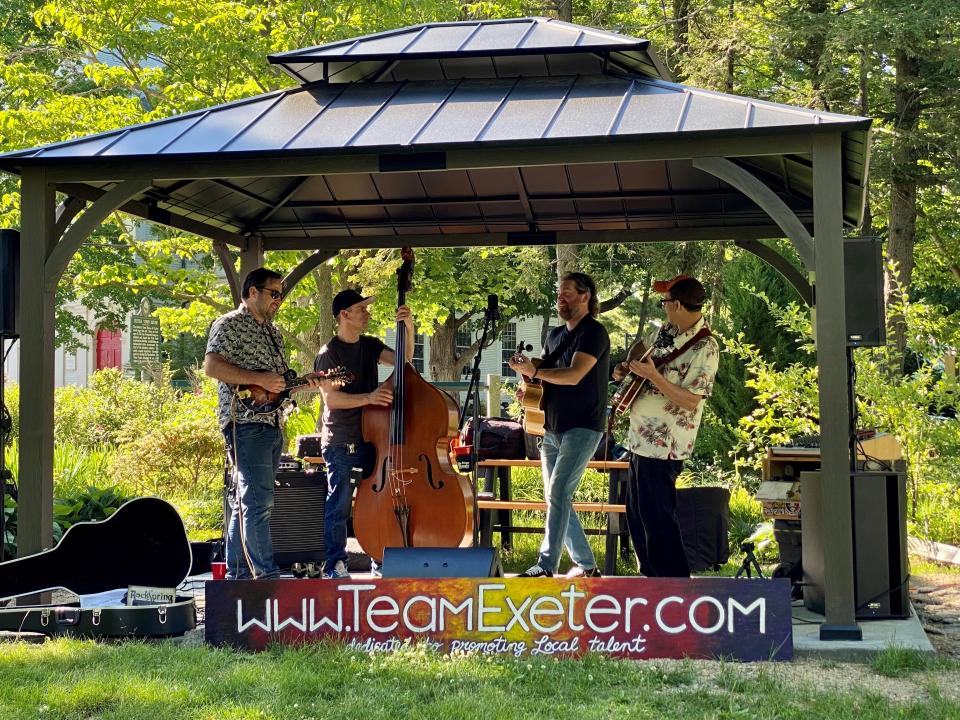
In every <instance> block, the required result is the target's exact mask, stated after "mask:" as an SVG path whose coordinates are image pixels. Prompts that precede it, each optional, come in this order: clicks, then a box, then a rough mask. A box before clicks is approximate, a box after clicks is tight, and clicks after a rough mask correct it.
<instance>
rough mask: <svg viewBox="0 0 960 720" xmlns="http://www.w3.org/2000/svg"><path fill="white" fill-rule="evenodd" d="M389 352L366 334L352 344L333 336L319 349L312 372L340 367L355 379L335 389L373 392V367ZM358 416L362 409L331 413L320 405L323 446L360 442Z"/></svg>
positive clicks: (374, 368) (375, 383)
mask: <svg viewBox="0 0 960 720" xmlns="http://www.w3.org/2000/svg"><path fill="white" fill-rule="evenodd" d="M389 349H390V348H388V347H387V346H386V345H384V344H383V342H381V341H380V340H378V339H377V338H375V337H369V336H367V335H361V336H360V339H359V340H358V341H357V342H355V343H348V342H344V341H343V340H341V339H340V338H338V337H336V336H334V337H333V338H331V339H330V342H328V343H327V344H326V345H324V346H323V347H322V348H320V352H319V353H317V358H316V360H314V361H313V369H314V371H316V372H319V371H321V370H330V369H332V368H335V367H340V366H343V367H345V368H346V369H347V370H349V371H350V372H352V373H353V374H354V376H355V377H354V380H353V382H351V383H349V384H348V385H344V386H343V387H340V388H338V389H339V390H340V391H341V392H345V393H350V394H351V395H359V394H361V393H367V392H370V391H371V390H375V389H376V387H377V385H378V384H379V379H378V377H377V364H378V362H379V360H380V353H382V352H383V351H384V350H389ZM362 415H363V408H362V407H358V408H347V409H344V410H331V409H330V408H329V407H327V406H326V405H324V408H323V432H322V436H321V444H322V445H323V447H327V446H329V445H349V444H351V443H359V442H362V441H363V436H362V434H361V432H360V418H361V416H362Z"/></svg>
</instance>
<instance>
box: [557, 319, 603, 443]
mask: <svg viewBox="0 0 960 720" xmlns="http://www.w3.org/2000/svg"><path fill="white" fill-rule="evenodd" d="M571 334H572V335H574V336H575V337H574V339H573V342H571V343H570V345H569V347H567V349H566V350H564V351H563V353H562V354H561V355H560V357H558V358H555V359H553V360H552V361H550V362H548V363H547V364H544V365H543V366H542V367H544V368H564V367H570V365H571V364H573V356H574V354H575V353H578V352H582V353H585V354H587V355H592V356H593V357H595V358H596V359H597V362H596V363H595V364H594V366H593V367H592V368H590V371H589V372H588V373H587V374H586V375H584V376H583V379H581V380H580V382H579V383H577V384H576V385H554V384H553V383H550V382H544V383H543V388H544V390H543V402H544V414H545V415H546V423H545V425H546V428H547V429H548V430H553V431H554V432H566V431H567V430H572V429H573V428H588V429H590V430H599V431H601V432H603V430H604V429H605V427H606V415H607V412H606V411H607V378H608V377H609V375H610V337H609V336H608V335H607V330H606V328H605V327H603V325H601V324H600V323H599V322H597V320H595V319H594V318H593V316H591V315H587V316H585V317H584V318H583V319H582V320H581V321H580V322H579V323H577V326H576V327H575V328H574V329H573V331H572V332H571V331H569V330H567V326H566V325H565V324H564V325H561V326H560V327H558V328H554V329H553V330H551V331H550V334H549V335H547V346H546V347H545V348H544V351H543V357H544V358H546V357H548V356H549V355H550V353H551V352H552V351H553V350H555V349H556V348H558V347H559V346H560V345H561V343H563V342H565V341H566V339H567V337H568V336H569V335H571Z"/></svg>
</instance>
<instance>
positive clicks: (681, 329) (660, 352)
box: [613, 275, 720, 577]
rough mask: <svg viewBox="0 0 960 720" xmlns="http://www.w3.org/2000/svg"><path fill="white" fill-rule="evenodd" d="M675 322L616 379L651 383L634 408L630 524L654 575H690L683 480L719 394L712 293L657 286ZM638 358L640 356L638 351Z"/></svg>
mask: <svg viewBox="0 0 960 720" xmlns="http://www.w3.org/2000/svg"><path fill="white" fill-rule="evenodd" d="M653 290H654V292H657V293H660V295H661V300H660V305H661V306H662V307H663V309H664V311H665V312H666V315H667V323H668V324H667V325H666V326H665V327H664V328H662V329H661V331H660V332H659V335H660V337H659V340H658V342H656V344H655V343H654V340H656V339H657V337H656V335H654V336H651V337H650V338H648V339H647V343H646V345H647V347H654V349H653V351H652V352H651V353H650V354H649V355H648V356H647V357H645V358H644V359H642V360H636V359H635V360H630V361H629V362H624V363H620V364H619V365H617V367H616V368H614V371H613V378H614V380H617V381H619V380H621V379H623V377H624V376H625V375H626V374H627V373H628V372H631V373H633V374H634V375H635V376H637V377H639V378H645V379H646V380H647V383H646V385H645V386H644V389H643V390H642V391H641V393H640V394H639V395H638V396H637V399H636V400H635V401H634V403H633V405H632V406H631V407H630V431H629V433H628V435H627V447H629V448H630V453H631V456H630V484H629V488H628V491H627V525H628V527H629V529H630V538H631V539H632V540H633V545H634V548H635V549H636V552H637V561H638V562H639V564H640V572H641V573H642V574H644V575H646V576H647V577H689V576H690V566H689V564H688V563H687V558H686V554H685V553H684V549H683V539H682V538H681V536H680V525H679V522H678V521H677V489H676V480H677V476H678V475H679V474H680V470H681V469H682V468H683V461H684V460H685V459H687V458H688V457H690V455H691V453H692V452H693V447H694V444H695V443H696V439H697V430H698V429H699V428H700V419H701V417H702V416H703V403H704V400H706V398H708V397H710V393H711V392H712V391H713V380H714V377H715V376H716V374H717V364H718V363H719V360H720V346H719V344H718V343H717V341H716V338H714V337H713V335H711V334H710V330H709V328H707V326H706V324H705V323H704V319H703V315H702V313H701V309H702V308H703V304H704V302H706V298H707V294H706V291H705V290H704V288H703V285H701V284H700V282H699V281H697V280H695V279H694V278H692V277H689V276H687V275H678V276H677V277H675V278H673V280H662V281H658V282H656V283H654V284H653ZM631 356H632V352H631Z"/></svg>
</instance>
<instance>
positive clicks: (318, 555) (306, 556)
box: [270, 469, 327, 569]
mask: <svg viewBox="0 0 960 720" xmlns="http://www.w3.org/2000/svg"><path fill="white" fill-rule="evenodd" d="M326 501H327V475H326V473H325V472H324V471H323V470H322V469H319V470H315V471H314V470H311V471H309V472H302V471H292V472H283V471H281V472H278V473H277V475H276V480H275V482H274V486H273V513H272V514H271V516H270V536H271V537H272V539H273V555H274V559H275V560H276V562H277V565H279V566H280V567H281V568H283V569H286V568H289V567H290V566H291V565H293V563H296V562H304V563H306V562H313V563H318V564H319V563H322V562H323V509H324V506H325V505H326Z"/></svg>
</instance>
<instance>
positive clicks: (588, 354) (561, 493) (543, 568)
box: [510, 272, 610, 577]
mask: <svg viewBox="0 0 960 720" xmlns="http://www.w3.org/2000/svg"><path fill="white" fill-rule="evenodd" d="M599 310H600V303H599V300H598V299H597V287H596V285H595V284H594V282H593V279H592V278H590V276H589V275H585V274H584V273H579V272H573V273H567V274H566V275H564V277H563V278H562V280H561V282H560V288H559V291H558V293H557V314H558V315H559V316H560V319H561V320H563V321H564V324H563V325H561V326H560V327H558V328H554V329H553V330H551V331H550V334H549V335H548V336H547V344H546V347H545V348H544V353H543V359H542V361H541V363H540V365H539V367H537V366H535V365H534V364H533V362H532V361H531V360H530V359H529V358H527V357H525V356H523V355H522V354H520V353H518V354H517V355H515V356H514V357H513V358H512V359H511V360H510V367H511V368H512V369H513V370H514V371H516V372H519V373H521V374H522V375H525V376H526V377H529V378H533V379H535V380H540V381H542V382H543V387H544V398H543V402H544V414H545V422H544V429H545V432H544V437H543V446H542V448H541V453H540V457H541V460H542V464H543V495H544V498H545V500H546V501H547V520H546V527H545V532H544V538H543V542H542V544H541V545H540V555H539V558H538V560H537V564H536V565H533V566H532V567H531V568H529V569H528V570H526V571H525V572H523V573H520V576H521V577H550V576H552V575H553V574H554V573H555V572H557V568H558V566H559V564H560V555H561V553H562V552H563V548H564V546H566V548H567V552H569V553H570V557H571V559H572V560H573V561H574V563H576V564H575V565H574V567H573V569H571V570H570V572H569V573H567V577H598V576H599V575H600V571H599V570H598V569H597V561H596V559H595V558H594V556H593V550H591V549H590V544H589V543H588V542H587V536H586V534H585V533H584V532H583V527H582V526H581V525H580V519H579V518H578V517H577V514H576V513H575V512H574V511H573V504H572V503H573V495H574V493H575V492H576V489H577V486H578V485H579V484H580V479H581V478H582V476H583V472H584V470H586V468H587V463H588V462H589V461H590V458H591V457H593V453H594V452H595V451H596V449H597V445H598V444H599V442H600V438H601V437H602V436H603V430H604V423H605V419H606V406H607V377H608V375H609V367H610V365H609V364H610V338H609V336H608V335H607V331H606V329H605V328H604V327H603V325H601V324H600V323H599V322H598V321H597V320H596V316H597V314H598V313H599Z"/></svg>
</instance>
